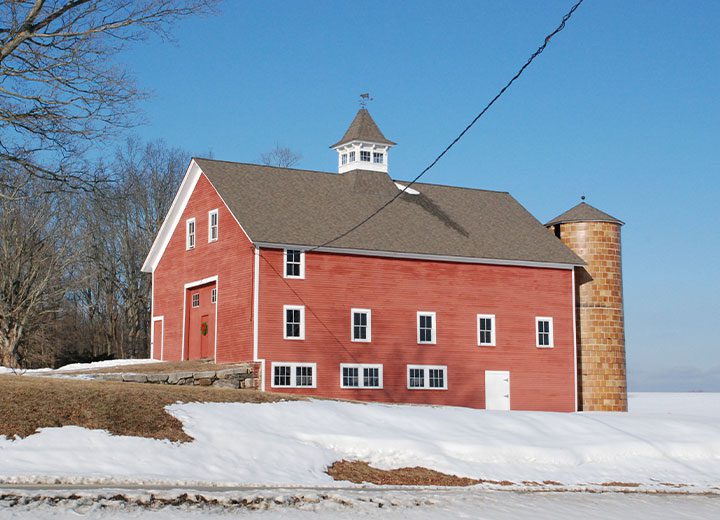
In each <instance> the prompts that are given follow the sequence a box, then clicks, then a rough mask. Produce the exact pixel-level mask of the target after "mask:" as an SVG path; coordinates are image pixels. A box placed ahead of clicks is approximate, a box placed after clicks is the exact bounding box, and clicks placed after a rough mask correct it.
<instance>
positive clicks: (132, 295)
mask: <svg viewBox="0 0 720 520" xmlns="http://www.w3.org/2000/svg"><path fill="white" fill-rule="evenodd" d="M188 158H189V154H187V153H185V152H183V151H181V150H178V149H173V148H169V147H168V146H166V145H165V144H164V143H162V142H155V143H147V144H143V143H141V142H139V141H137V140H134V139H129V140H128V141H127V142H126V144H125V146H124V147H123V148H122V149H120V150H118V152H117V153H116V156H115V158H114V159H113V161H112V163H110V164H109V165H108V166H107V167H104V166H103V167H101V168H103V169H104V170H107V171H108V172H109V175H110V177H111V178H112V179H113V180H114V182H113V184H112V186H109V187H108V188H107V189H106V190H103V191H102V192H100V191H98V192H94V193H89V194H87V195H86V196H84V197H83V199H84V200H83V210H82V217H81V219H80V227H81V230H82V232H81V235H82V237H83V239H82V247H83V251H84V256H85V262H84V263H83V265H82V269H83V274H84V276H83V279H84V281H85V283H84V284H83V287H82V290H80V291H78V292H77V293H76V294H75V298H76V301H77V302H78V303H79V304H80V305H81V306H82V308H83V309H84V312H85V314H86V316H87V317H88V320H89V322H90V323H91V324H92V327H91V330H92V331H93V339H94V341H93V343H92V349H93V352H92V353H93V354H94V355H97V354H101V353H102V354H108V355H115V356H119V357H126V356H133V357H134V356H138V355H142V354H146V348H147V345H148V337H149V331H150V290H151V287H150V279H149V277H148V276H147V275H146V274H145V273H142V272H141V271H140V267H141V266H142V263H143V260H144V259H145V256H146V255H147V252H148V251H149V250H150V247H151V246H152V243H153V240H154V239H155V236H156V234H157V231H158V229H159V228H160V225H161V224H162V219H163V218H164V217H165V214H166V213H167V211H168V209H169V208H170V204H171V203H172V200H173V197H174V195H175V192H176V190H177V187H178V185H179V184H180V180H181V179H182V175H183V173H184V171H185V168H186V166H187V162H188Z"/></svg>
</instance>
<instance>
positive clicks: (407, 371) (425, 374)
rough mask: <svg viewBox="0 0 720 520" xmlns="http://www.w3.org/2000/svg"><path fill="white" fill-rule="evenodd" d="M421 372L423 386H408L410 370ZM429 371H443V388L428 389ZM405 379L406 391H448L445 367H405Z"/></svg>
mask: <svg viewBox="0 0 720 520" xmlns="http://www.w3.org/2000/svg"><path fill="white" fill-rule="evenodd" d="M411 369H412V370H423V384H424V386H410V370H411ZM430 370H442V371H443V386H442V387H439V386H437V387H430ZM405 374H406V377H407V388H408V390H447V389H448V369H447V365H407V368H406V369H405Z"/></svg>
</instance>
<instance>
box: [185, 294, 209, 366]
mask: <svg viewBox="0 0 720 520" xmlns="http://www.w3.org/2000/svg"><path fill="white" fill-rule="evenodd" d="M216 307H217V284H216V282H210V283H208V284H204V285H198V286H195V287H190V288H187V289H186V290H185V312H186V316H185V359H214V358H215V311H216Z"/></svg>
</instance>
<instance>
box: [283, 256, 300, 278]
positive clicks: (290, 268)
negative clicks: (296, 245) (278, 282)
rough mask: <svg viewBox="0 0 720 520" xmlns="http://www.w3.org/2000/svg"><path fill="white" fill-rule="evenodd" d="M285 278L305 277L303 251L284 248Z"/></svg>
mask: <svg viewBox="0 0 720 520" xmlns="http://www.w3.org/2000/svg"><path fill="white" fill-rule="evenodd" d="M283 256H284V258H285V278H305V253H304V252H303V251H300V250H299V249H286V250H285V253H284V254H283Z"/></svg>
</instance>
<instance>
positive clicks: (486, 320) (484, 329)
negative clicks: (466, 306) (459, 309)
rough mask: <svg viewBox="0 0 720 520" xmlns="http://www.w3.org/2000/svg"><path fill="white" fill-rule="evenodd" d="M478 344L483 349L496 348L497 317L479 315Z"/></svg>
mask: <svg viewBox="0 0 720 520" xmlns="http://www.w3.org/2000/svg"><path fill="white" fill-rule="evenodd" d="M477 343H478V346H481V347H494V346H495V315H494V314H478V315H477Z"/></svg>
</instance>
